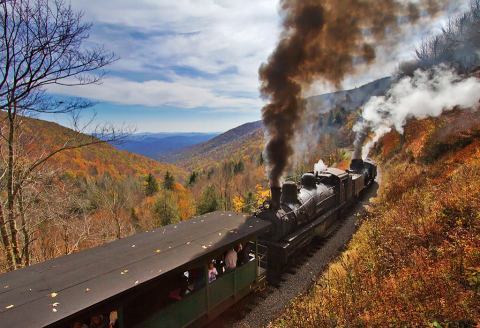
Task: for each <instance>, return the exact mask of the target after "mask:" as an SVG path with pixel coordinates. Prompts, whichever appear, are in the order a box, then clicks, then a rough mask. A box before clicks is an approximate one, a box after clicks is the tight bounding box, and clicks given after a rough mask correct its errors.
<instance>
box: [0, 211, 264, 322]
mask: <svg viewBox="0 0 480 328" xmlns="http://www.w3.org/2000/svg"><path fill="white" fill-rule="evenodd" d="M269 225H270V223H268V222H266V221H263V220H259V219H257V218H252V217H248V216H247V215H243V214H238V213H234V212H214V213H209V214H205V215H202V216H198V217H195V218H192V219H191V220H188V221H184V222H181V223H178V224H175V225H169V226H165V227H159V228H157V229H155V230H153V231H149V232H144V233H139V234H136V235H134V236H131V237H128V238H124V239H120V240H116V241H113V242H110V243H108V244H105V245H103V246H99V247H95V248H92V249H88V250H84V251H81V252H78V253H75V254H71V255H67V256H62V257H59V258H57V259H53V260H49V261H46V262H43V263H39V264H36V265H32V266H30V267H28V268H24V269H20V270H17V271H13V272H8V273H5V274H3V275H0V323H1V326H2V327H16V326H21V327H43V326H46V325H49V324H52V323H55V322H57V321H59V320H61V319H63V318H66V317H69V316H71V315H74V314H76V313H78V312H80V311H82V310H83V309H86V308H88V307H90V306H93V305H95V304H98V303H100V302H102V301H104V300H107V299H109V298H111V297H113V296H115V295H117V294H119V293H122V292H124V291H127V290H131V289H132V288H135V286H137V285H141V284H142V283H144V282H147V281H151V280H152V279H154V278H157V277H159V276H161V275H163V274H165V273H167V272H169V271H172V270H174V269H176V268H178V267H181V266H183V265H185V264H187V263H189V262H191V261H192V260H194V259H197V258H199V257H202V256H207V255H208V254H209V253H211V252H214V251H216V250H220V249H222V248H225V247H227V246H229V245H231V244H233V243H235V242H236V241H239V240H241V239H245V238H247V237H249V236H254V235H258V234H260V233H262V232H263V231H264V230H265V229H266V228H268V226H269Z"/></svg>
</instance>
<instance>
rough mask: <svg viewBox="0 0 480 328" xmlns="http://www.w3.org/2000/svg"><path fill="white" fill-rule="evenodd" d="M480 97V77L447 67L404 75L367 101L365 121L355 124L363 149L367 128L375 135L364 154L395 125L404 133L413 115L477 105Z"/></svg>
mask: <svg viewBox="0 0 480 328" xmlns="http://www.w3.org/2000/svg"><path fill="white" fill-rule="evenodd" d="M479 99H480V80H479V79H478V78H476V77H467V78H466V77H462V76H459V75H458V74H457V73H456V72H455V71H454V70H452V69H450V68H448V67H446V66H443V65H441V66H437V67H434V68H432V69H431V70H427V71H422V70H417V71H416V72H415V73H414V74H413V76H411V77H410V76H408V77H403V78H401V79H400V80H399V81H398V82H396V83H394V84H393V86H392V87H391V88H390V90H389V91H388V92H387V93H386V95H385V96H380V97H372V98H371V99H370V100H369V101H368V102H367V104H365V106H364V108H363V112H362V120H361V121H360V122H358V123H357V124H355V126H354V127H353V130H354V132H356V135H357V138H356V139H357V140H356V141H355V146H356V148H357V149H360V148H359V147H361V145H362V143H363V141H364V140H363V139H365V136H366V131H367V130H368V129H370V130H371V131H372V132H373V138H372V139H371V140H370V141H369V142H367V143H366V144H365V145H364V146H363V149H362V157H363V158H365V157H367V156H368V154H369V152H370V150H371V148H372V147H373V146H374V145H375V144H376V143H377V142H378V140H379V139H380V138H381V137H382V136H384V135H385V134H386V133H388V132H390V131H391V130H392V128H394V129H395V130H397V131H398V132H399V133H403V128H404V126H405V124H406V122H407V120H408V119H409V118H417V119H423V118H426V117H436V116H439V115H440V114H442V113H443V112H444V111H447V110H452V109H454V108H460V109H467V108H474V107H476V105H477V104H478V101H479Z"/></svg>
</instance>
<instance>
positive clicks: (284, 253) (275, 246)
mask: <svg viewBox="0 0 480 328" xmlns="http://www.w3.org/2000/svg"><path fill="white" fill-rule="evenodd" d="M376 176H377V165H376V163H375V162H374V161H373V160H371V159H365V160H362V159H353V160H352V161H351V164H350V169H349V170H346V171H344V170H339V169H336V168H327V167H326V168H325V169H323V170H319V171H316V172H307V173H305V174H303V176H302V177H301V180H300V183H299V184H297V183H295V182H293V181H286V182H285V183H283V185H282V187H281V188H279V187H272V188H271V195H272V197H271V200H269V201H267V202H266V203H264V204H263V205H262V206H261V208H260V209H259V210H258V211H257V212H256V213H255V216H256V217H258V218H260V219H262V220H266V221H268V222H270V223H271V226H270V229H269V230H268V231H267V232H266V233H265V234H264V235H262V236H261V237H260V241H261V242H263V243H264V244H265V245H266V246H267V249H268V255H267V256H268V259H269V261H268V267H267V277H268V280H269V282H270V283H271V284H275V285H276V284H278V283H279V280H280V276H281V274H282V273H283V272H284V271H285V269H286V267H287V265H288V263H289V262H290V260H291V259H292V258H295V256H296V255H297V254H298V253H300V252H301V251H302V249H303V248H304V247H305V246H306V245H308V244H310V243H311V241H312V239H313V238H314V237H315V236H317V237H327V236H328V234H329V233H330V232H331V230H332V229H333V228H334V227H335V223H337V222H339V218H340V217H341V215H342V214H343V213H344V212H345V210H347V209H348V208H349V207H351V206H352V205H353V204H355V203H356V202H357V201H358V199H359V198H360V197H361V195H362V194H363V193H364V191H365V190H366V188H368V187H369V186H370V185H371V184H372V183H373V182H374V181H375V178H376Z"/></svg>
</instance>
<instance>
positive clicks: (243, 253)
mask: <svg viewBox="0 0 480 328" xmlns="http://www.w3.org/2000/svg"><path fill="white" fill-rule="evenodd" d="M239 248H240V251H239V252H238V259H237V267H238V266H241V265H244V264H246V263H248V261H250V243H248V242H247V243H245V246H243V245H242V244H240V245H239Z"/></svg>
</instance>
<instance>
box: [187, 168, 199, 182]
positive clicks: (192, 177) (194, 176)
mask: <svg viewBox="0 0 480 328" xmlns="http://www.w3.org/2000/svg"><path fill="white" fill-rule="evenodd" d="M197 178H198V173H197V172H196V171H193V172H192V174H190V176H189V177H188V185H189V186H193V185H194V184H195V183H196V182H197Z"/></svg>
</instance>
